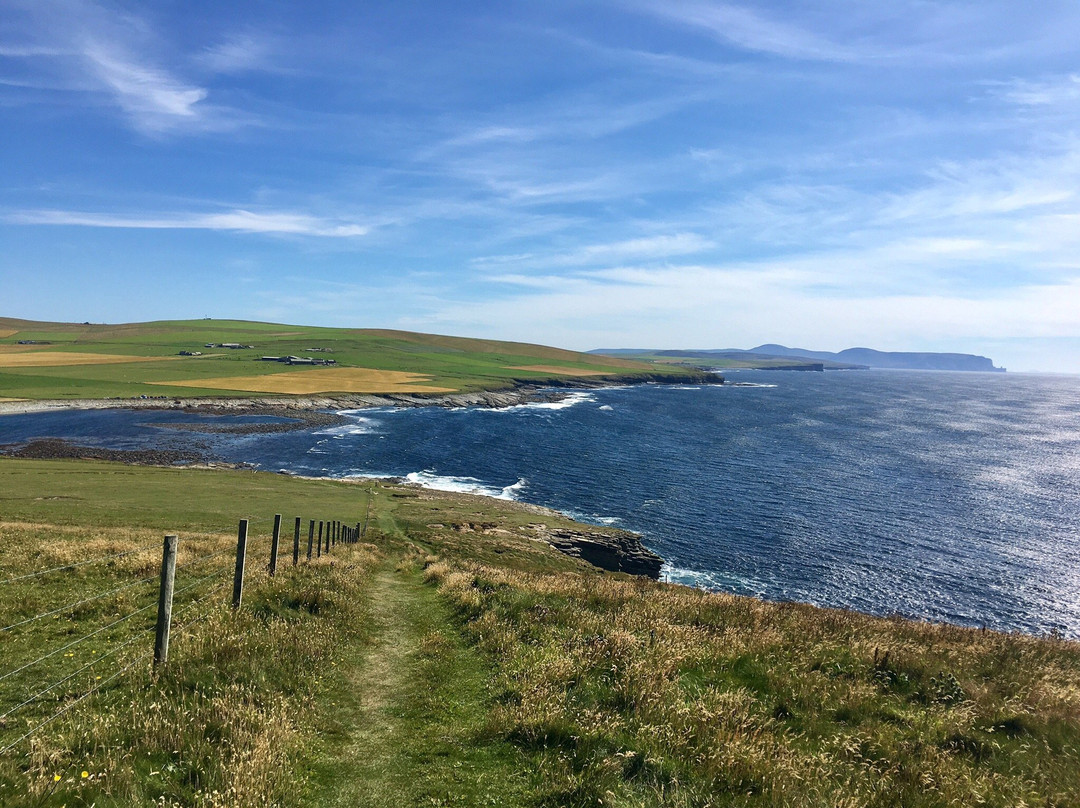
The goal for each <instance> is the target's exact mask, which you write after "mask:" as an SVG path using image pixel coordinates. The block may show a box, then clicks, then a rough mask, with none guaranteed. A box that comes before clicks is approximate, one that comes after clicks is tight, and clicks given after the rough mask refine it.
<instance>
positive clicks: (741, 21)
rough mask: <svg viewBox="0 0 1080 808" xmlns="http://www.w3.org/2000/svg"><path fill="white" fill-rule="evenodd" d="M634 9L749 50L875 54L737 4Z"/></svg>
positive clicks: (691, 0) (670, 2)
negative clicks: (833, 40)
mask: <svg viewBox="0 0 1080 808" xmlns="http://www.w3.org/2000/svg"><path fill="white" fill-rule="evenodd" d="M635 7H636V8H638V9H639V10H641V11H645V12H647V13H649V14H652V15H655V16H657V17H660V18H662V19H667V20H669V21H671V22H675V23H678V24H681V25H685V26H689V27H691V28H695V29H698V30H700V31H703V32H706V33H707V34H708V35H710V36H712V37H714V38H716V39H720V40H722V41H725V42H727V43H729V44H732V45H735V46H736V47H739V48H744V49H746V50H750V51H757V52H760V53H768V54H772V55H775V56H782V57H786V58H791V59H810V60H820V61H828V62H850V61H857V60H860V59H864V58H868V57H870V56H872V55H874V54H873V53H872V52H869V51H866V50H859V49H855V48H851V47H847V46H844V45H841V44H838V43H835V42H832V41H829V40H828V39H827V38H824V37H821V36H818V35H816V34H814V33H812V32H811V31H808V30H804V29H801V28H799V27H797V26H794V25H791V24H789V23H786V22H782V21H781V20H778V19H773V18H770V17H768V16H766V15H764V14H762V13H760V12H757V11H755V10H753V9H751V8H748V7H746V6H742V5H736V4H734V3H723V2H719V3H718V2H703V1H702V0H661V1H660V2H640V3H637V4H635Z"/></svg>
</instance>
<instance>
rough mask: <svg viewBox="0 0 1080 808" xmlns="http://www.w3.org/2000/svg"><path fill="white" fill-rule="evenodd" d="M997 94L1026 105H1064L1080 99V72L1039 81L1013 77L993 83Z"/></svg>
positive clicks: (1006, 99)
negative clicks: (1006, 80)
mask: <svg viewBox="0 0 1080 808" xmlns="http://www.w3.org/2000/svg"><path fill="white" fill-rule="evenodd" d="M992 86H993V88H994V92H995V94H996V95H997V96H999V97H1000V98H1002V99H1004V100H1005V101H1008V102H1009V103H1012V104H1018V105H1020V106H1026V107H1062V106H1067V105H1070V106H1071V105H1075V104H1076V102H1078V101H1080V73H1070V74H1067V75H1064V76H1055V77H1052V78H1047V79H1043V80H1039V81H1034V80H1029V79H1013V80H1012V81H1009V82H997V83H996V84H995V85H992Z"/></svg>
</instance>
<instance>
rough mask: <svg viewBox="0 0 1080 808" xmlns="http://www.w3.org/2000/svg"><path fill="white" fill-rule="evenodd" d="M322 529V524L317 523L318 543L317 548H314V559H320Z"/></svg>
mask: <svg viewBox="0 0 1080 808" xmlns="http://www.w3.org/2000/svg"><path fill="white" fill-rule="evenodd" d="M322 528H323V523H322V522H319V543H318V546H317V547H316V552H315V557H316V558H322Z"/></svg>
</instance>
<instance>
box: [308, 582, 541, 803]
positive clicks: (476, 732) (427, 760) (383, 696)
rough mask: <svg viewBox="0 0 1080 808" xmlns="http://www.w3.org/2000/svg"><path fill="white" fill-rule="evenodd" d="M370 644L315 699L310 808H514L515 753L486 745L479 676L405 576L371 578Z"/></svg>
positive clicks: (429, 594)
mask: <svg viewBox="0 0 1080 808" xmlns="http://www.w3.org/2000/svg"><path fill="white" fill-rule="evenodd" d="M370 595H371V619H372V632H373V635H372V636H373V639H372V642H371V643H370V644H368V645H366V646H365V647H363V648H359V649H356V650H355V652H354V653H353V654H351V655H350V654H345V655H344V658H343V659H340V660H339V661H338V663H337V667H338V670H339V671H340V672H341V673H340V675H339V676H338V677H337V679H336V680H335V682H334V684H333V685H332V686H331V692H330V693H328V694H327V698H325V699H323V701H324V704H325V708H324V709H325V721H324V726H327V727H329V728H330V729H329V732H327V734H326V735H325V736H324V739H323V749H322V751H321V753H320V754H319V758H320V761H319V764H318V765H317V767H316V775H315V778H314V780H313V783H312V785H313V789H312V792H313V793H312V794H311V795H310V800H309V802H310V804H312V805H318V806H350V808H351V806H406V805H425V806H433V805H448V806H449V805H454V806H473V805H520V804H522V803H523V802H525V801H526V798H525V793H526V792H527V789H528V778H527V775H526V774H524V773H523V766H522V760H521V757H520V754H519V753H518V752H517V751H516V750H515V749H514V748H512V747H511V746H509V745H508V744H506V743H503V742H500V741H498V740H497V739H492V738H490V737H486V735H485V733H484V723H485V719H486V715H487V712H488V700H487V692H486V683H487V670H486V669H485V667H484V665H483V663H482V662H481V660H480V658H479V657H478V656H477V655H476V654H475V652H474V651H473V650H472V649H470V648H469V647H467V646H466V645H465V644H464V643H463V642H462V640H461V638H460V636H459V634H458V633H457V631H456V629H455V626H454V623H453V621H452V618H451V615H450V613H449V611H448V609H447V607H446V606H445V604H444V603H443V602H442V601H441V600H440V599H439V597H438V595H437V594H436V593H435V591H434V590H433V589H431V588H430V587H427V586H424V585H423V584H422V583H421V582H420V579H419V576H418V575H417V573H415V572H414V571H397V570H395V569H393V568H392V566H386V567H384V568H383V569H381V570H380V571H379V572H378V573H377V575H376V576H375V577H374V579H373V582H372V588H371V590H370Z"/></svg>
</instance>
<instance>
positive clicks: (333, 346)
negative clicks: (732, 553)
mask: <svg viewBox="0 0 1080 808" xmlns="http://www.w3.org/2000/svg"><path fill="white" fill-rule="evenodd" d="M20 341H34V342H36V343H38V344H37V345H19V344H18V343H19V342H20ZM208 343H239V344H242V345H252V346H254V347H252V348H244V349H223V348H216V349H215V348H207V347H204V346H205V345H206V344H208ZM311 348H320V349H326V350H324V351H310V350H308V349H311ZM180 351H201V352H203V354H204V355H203V356H190V357H189V356H185V357H181V356H179V352H180ZM72 355H77V356H75V357H74V358H73V357H72ZM265 355H269V356H290V355H291V356H298V357H311V358H323V359H333V360H334V361H335V362H336V365H335V368H333V369H327V368H315V367H302V366H289V365H284V364H280V363H276V362H262V361H257V360H258V359H259V358H260V357H262V356H265ZM116 357H119V358H120V359H124V358H128V359H131V360H144V361H120V360H118V359H116ZM105 359H108V360H109V361H110V363H108V364H93V362H96V361H104V360H105ZM145 360H148V361H145ZM76 361H79V362H84V363H82V364H72V363H73V362H76ZM367 371H370V372H371V374H370V376H371V379H370V383H361V385H360V387H359V388H358V387H356V386H355V383H356V380H357V379H358V378H359V379H361V380H363V379H364V373H365V372H367ZM380 372H383V373H385V372H391V373H397V374H414V376H415V378H414V379H413V380H412V384H413V385H414V386H418V387H419V388H420V389H419V392H420V393H422V394H424V393H425V391H427V390H428V389H430V390H432V391H434V390H444V391H461V392H472V391H477V390H503V389H508V388H512V387H514V386H517V385H519V384H521V383H532V384H536V383H543V382H548V381H563V382H565V381H567V380H575V379H577V380H579V381H580V380H603V379H612V378H626V379H639V380H647V379H649V378H656V377H660V376H663V377H668V378H676V379H678V378H691V376H692V373H693V372H692V371H689V370H686V369H682V368H664V369H658V368H657V367H656V366H650V365H648V364H645V363H641V362H631V361H626V360H621V359H614V358H611V357H600V356H593V355H590V354H584V353H577V352H574V351H565V350H561V349H558V348H548V347H544V346H539V345H528V344H524V343H512V342H498V341H493V340H475V339H465V338H457V337H445V336H435V335H429V334H415V333H410V332H404V331H381V330H372V329H345V328H318V327H309V326H291V325H280V324H273V323H255V322H240V321H225V320H184V321H162V322H152V323H130V324H123V325H90V324H83V325H79V324H73V323H39V322H30V321H26V320H14V319H4V318H0V399H3V398H14V399H31V400H39V399H80V398H81V399H104V398H132V397H138V396H150V397H167V398H173V397H178V396H182V397H185V398H192V397H208V396H214V397H222V396H226V397H228V396H232V397H250V396H251V395H252V394H253V392H252V391H250V390H243V389H241V390H237V389H235V388H230V387H228V386H221V387H215V386H214V385H215V384H221V383H222V380H238V379H241V380H242V379H246V378H250V379H254V380H256V381H257V378H258V377H265V376H269V375H280V374H293V375H294V377H295V378H296V379H299V383H298V384H296V385H295V387H296V390H295V392H296V394H304V393H308V392H311V391H309V390H307V389H304V387H305V385H304V384H303V381H304V379H305V378H319V377H320V374H323V375H324V376H326V374H329V376H328V378H330V379H331V381H329V382H323V383H322V387H323V388H326V387H329V389H325V390H324V389H321V388H320V390H318V391H317V392H340V393H350V392H365V393H366V392H371V393H382V392H385V393H394V392H410V391H411V387H410V385H409V384H407V383H403V386H395V385H394V384H387V383H386V378H385V375H383V376H380V375H379V373H380ZM305 374H315V375H313V376H307V375H305ZM291 378H293V377H290V379H291ZM334 378H340V379H341V383H340V384H339V385H338V387H339V388H340V389H337V388H335V382H334V381H333V379H334ZM403 378H404V377H403ZM234 383H237V382H235V381H234ZM241 383H242V382H241ZM286 387H288V385H286ZM361 388H363V389H361ZM268 394H281V393H280V392H274V391H269V393H268Z"/></svg>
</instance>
